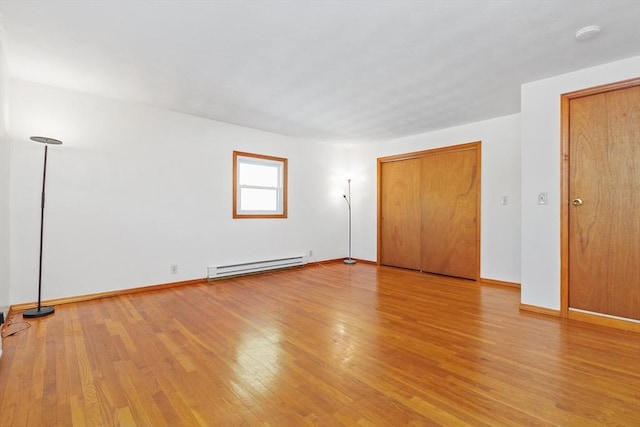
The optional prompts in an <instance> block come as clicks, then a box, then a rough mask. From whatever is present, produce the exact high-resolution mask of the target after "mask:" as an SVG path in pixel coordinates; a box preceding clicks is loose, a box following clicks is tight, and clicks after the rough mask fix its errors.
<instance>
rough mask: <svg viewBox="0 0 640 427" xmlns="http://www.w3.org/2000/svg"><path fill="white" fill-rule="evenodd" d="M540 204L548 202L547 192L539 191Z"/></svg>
mask: <svg viewBox="0 0 640 427" xmlns="http://www.w3.org/2000/svg"><path fill="white" fill-rule="evenodd" d="M538 204H539V205H546V204H547V193H538Z"/></svg>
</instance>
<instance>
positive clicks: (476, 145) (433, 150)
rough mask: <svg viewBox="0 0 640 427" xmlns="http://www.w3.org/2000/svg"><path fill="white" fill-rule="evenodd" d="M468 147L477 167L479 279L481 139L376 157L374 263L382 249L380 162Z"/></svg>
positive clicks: (378, 260)
mask: <svg viewBox="0 0 640 427" xmlns="http://www.w3.org/2000/svg"><path fill="white" fill-rule="evenodd" d="M469 149H475V150H476V165H477V168H478V173H477V176H476V180H477V186H478V191H477V199H478V200H477V203H476V219H477V221H476V245H477V246H476V247H477V251H476V262H477V269H476V270H477V271H476V277H475V279H473V280H475V281H479V280H480V268H481V265H480V261H481V257H482V255H481V252H482V248H481V241H480V230H481V228H482V226H481V216H480V214H481V211H482V206H481V203H482V196H481V194H482V141H473V142H467V143H463V144H457V145H448V146H444V147H438V148H431V149H428V150H422V151H414V152H411V153H404V154H396V155H393V156H387V157H378V159H377V184H378V188H377V193H378V194H377V199H378V200H377V205H378V209H377V228H376V229H377V239H376V240H377V254H376V263H377V264H378V265H381V264H380V254H381V251H382V237H381V235H382V233H381V230H382V164H383V163H389V162H397V161H402V160H411V159H416V158H421V157H425V156H428V155H432V154H436V153H446V152H455V151H462V150H469Z"/></svg>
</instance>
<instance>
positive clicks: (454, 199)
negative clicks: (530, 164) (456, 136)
mask: <svg viewBox="0 0 640 427" xmlns="http://www.w3.org/2000/svg"><path fill="white" fill-rule="evenodd" d="M479 150H480V144H472V145H471V147H468V148H463V149H460V150H451V151H436V152H434V153H433V154H429V155H426V156H424V157H423V158H422V159H421V190H420V199H421V203H420V207H421V212H420V213H421V223H422V227H421V233H420V235H421V242H422V243H421V251H420V252H421V264H420V269H421V270H422V271H424V272H428V273H437V274H445V275H448V276H455V277H462V278H467V279H474V280H477V279H478V278H479V277H478V276H479V271H480V266H479V263H480V233H479V203H480V197H479V194H480V193H479V192H480V162H479V157H480V156H479Z"/></svg>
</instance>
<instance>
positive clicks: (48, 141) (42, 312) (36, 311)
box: [22, 136, 62, 317]
mask: <svg viewBox="0 0 640 427" xmlns="http://www.w3.org/2000/svg"><path fill="white" fill-rule="evenodd" d="M31 140H32V141H35V142H40V143H42V144H44V169H43V172H42V200H41V203H40V268H39V271H38V307H37V308H32V309H30V310H27V311H25V312H24V313H23V314H22V317H43V316H48V315H49V314H51V313H53V312H54V309H53V307H43V306H42V236H43V235H44V189H45V184H46V182H47V149H48V148H49V145H60V144H62V141H58V140H57V139H52V138H45V137H42V136H32V137H31Z"/></svg>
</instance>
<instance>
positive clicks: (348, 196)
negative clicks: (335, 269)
mask: <svg viewBox="0 0 640 427" xmlns="http://www.w3.org/2000/svg"><path fill="white" fill-rule="evenodd" d="M342 197H344V200H345V201H346V202H347V208H348V209H349V258H346V259H345V260H344V263H345V264H355V263H356V260H355V259H353V258H351V178H349V179H347V194H343V195H342Z"/></svg>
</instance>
